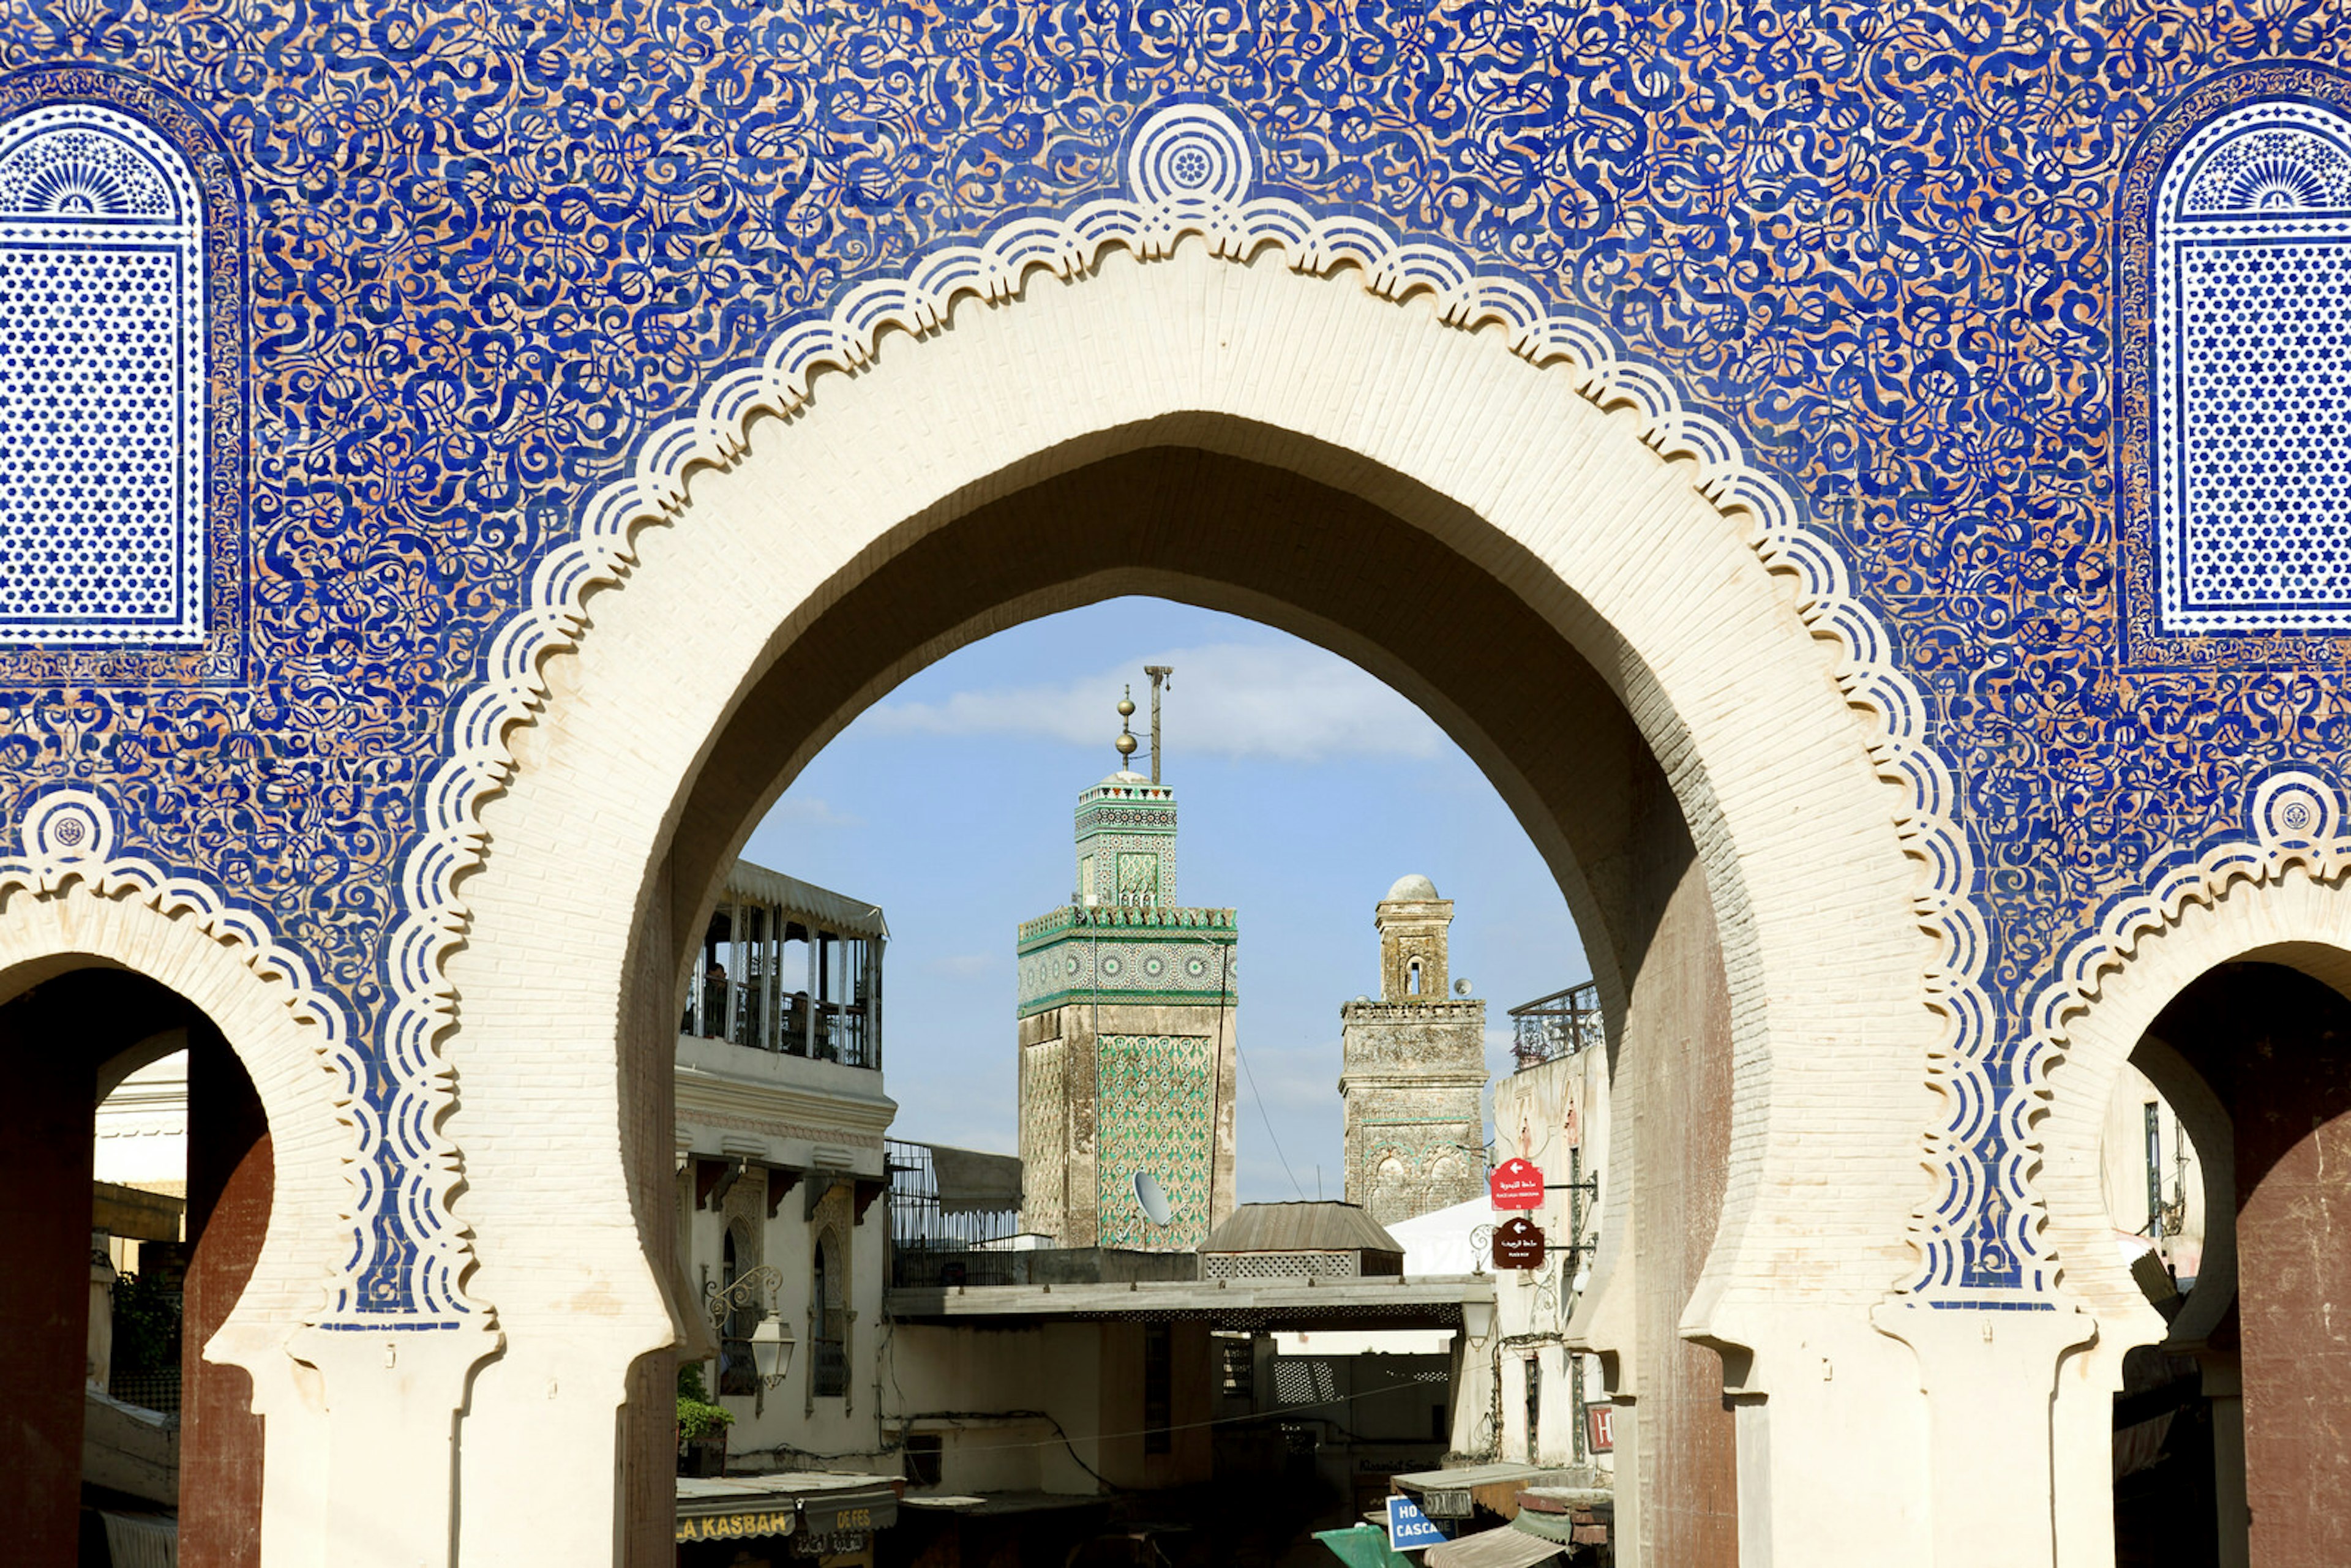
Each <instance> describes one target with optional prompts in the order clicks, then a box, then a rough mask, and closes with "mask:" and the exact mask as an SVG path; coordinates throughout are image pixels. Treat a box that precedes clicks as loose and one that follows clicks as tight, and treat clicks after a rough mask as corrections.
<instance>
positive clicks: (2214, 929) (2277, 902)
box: [2040, 841, 2351, 1568]
mask: <svg viewBox="0 0 2351 1568" xmlns="http://www.w3.org/2000/svg"><path fill="white" fill-rule="evenodd" d="M2345 847H2346V846H2345V845H2344V844H2343V843H2342V842H2339V841H2338V842H2335V843H2333V844H2328V845H2325V846H2322V847H2321V848H2320V849H2319V850H2318V852H2315V853H2312V852H2309V851H2308V850H2306V849H2305V848H2304V847H2303V846H2291V847H2287V848H2284V849H2280V848H2279V847H2278V846H2277V845H2276V844H2275V843H2274V842H2270V843H2262V844H2256V843H2254V842H2251V841H2248V842H2244V843H2240V844H2231V845H2224V846H2222V847H2221V848H2220V849H2217V850H2215V851H2213V852H2210V854H2208V855H2207V856H2206V857H2204V859H2203V861H2202V862H2201V863H2200V865H2199V866H2197V867H2193V868H2189V870H2188V871H2186V872H2184V873H2179V874H2178V875H2177V876H2175V877H2174V878H2172V879H2171V880H2170V881H2169V882H2168V884H2167V885H2166V888H2165V894H2166V895H2167V896H2161V897H2158V898H2157V899H2154V900H2149V901H2147V902H2146V903H2144V904H2139V905H2137V906H2136V907H2135V910H2134V913H2135V914H2136V915H2137V919H2135V920H2128V921H2126V920H2120V919H2118V920H2116V921H2115V922H2114V925H2113V928H2114V929H2115V930H2116V932H2117V933H2118V934H2119V933H2122V932H2125V931H2127V932H2128V936H2127V939H2125V938H2123V937H2122V936H2119V935H2118V936H2117V937H2116V940H2115V941H2114V942H2113V943H2111V944H2110V945H2108V946H2104V947H2102V948H2101V949H2100V952H2101V955H2102V956H2101V957H2100V958H2099V959H2098V961H2097V962H2096V963H2095V966H2093V965H2090V964H2087V963H2085V965H2084V966H2083V967H2082V972H2083V973H2084V974H2085V981H2084V988H2082V989H2080V990H2079V992H2078V999H2077V1001H2076V1003H2075V1005H2076V1007H2077V1009H2078V1010H2076V1011H2074V1012H2073V1013H2072V1014H2071V1015H2070V1016H2069V1017H2068V1018H2067V1019H2065V1021H2064V1025H2063V1030H2062V1033H2061V1034H2060V1035H2058V1036H2057V1037H2056V1038H2057V1042H2058V1043H2060V1044H2061V1045H2062V1047H2063V1049H2064V1061H2063V1062H2062V1064H2061V1065H2060V1066H2059V1067H2058V1068H2057V1070H2056V1071H2055V1072H2054V1073H2053V1077H2052V1080H2051V1088H2052V1099H2051V1103H2050V1108H2049V1111H2048V1114H2047V1116H2046V1118H2045V1120H2043V1123H2042V1124H2041V1131H2042V1157H2043V1166H2042V1171H2041V1176H2040V1181H2041V1189H2042V1193H2043V1198H2044V1200H2045V1201H2046V1203H2047V1206H2048V1215H2049V1219H2048V1227H2049V1232H2050V1239H2051V1240H2052V1243H2053V1250H2054V1251H2055V1252H2056V1254H2057V1255H2058V1256H2059V1257H2061V1258H2064V1260H2066V1267H2065V1276H2064V1285H2065V1289H2066V1291H2067V1293H2068V1294H2069V1295H2070V1296H2072V1297H2073V1298H2074V1300H2076V1301H2080V1302H2081V1303H2082V1304H2083V1306H2084V1308H2085V1311H2087V1312H2089V1313H2090V1314H2091V1315H2092V1316H2093V1317H2094V1318H2095V1321H2096V1327H2097V1332H2096V1336H2095V1340H2093V1341H2092V1342H2091V1343H2085V1344H2084V1345H2082V1346H2081V1347H2079V1348H2078V1349H2076V1350H2075V1351H2074V1352H2073V1353H2072V1354H2069V1355H2067V1356H2065V1357H2064V1360H2063V1361H2062V1362H2061V1364H2060V1367H2059V1372H2058V1377H2057V1398H2056V1405H2055V1408H2054V1415H2053V1428H2054V1439H2053V1442H2054V1453H2055V1457H2056V1475H2055V1487H2056V1501H2057V1511H2056V1517H2057V1524H2058V1554H2057V1562H2058V1563H2059V1564H2061V1565H2062V1568H2073V1565H2074V1564H2092V1565H2095V1568H2105V1564H2108V1563H2112V1562H2113V1561H2114V1550H2115V1543H2114V1482H2113V1472H2112V1469H2111V1464H2110V1459H2109V1450H2110V1447H2111V1442H2110V1437H2111V1433H2112V1430H2113V1410H2112V1402H2111V1397H2110V1396H2112V1394H2113V1392H2114V1391H2115V1390H2116V1388H2118V1387H2120V1386H2121V1382H2122V1363H2123V1357H2124V1355H2125V1354H2127V1353H2128V1352H2129V1351H2130V1350H2132V1349H2134V1348H2135V1347H2137V1346H2139V1345H2143V1344H2153V1343H2158V1341H2161V1340H2162V1339H2164V1338H2165V1337H2166V1334H2167V1332H2168V1326H2167V1325H2166V1323H2165V1322H2164V1321H2163V1319H2162V1317H2161V1316H2160V1315H2159V1314H2158V1312H2156V1311H2155V1309H2154V1308H2153V1307H2151V1306H2149V1305H2148V1304H2147V1298H2146V1296H2145V1295H2144V1294H2143V1293H2142V1292H2141V1291H2139V1289H2138V1287H2137V1284H2136V1283H2135V1282H2134V1281H2132V1279H2131V1277H2130V1273H2129V1270H2126V1268H2124V1267H2123V1265H2122V1262H2121V1260H2120V1259H2119V1257H2118V1256H2117V1254H2116V1249H2114V1247H2113V1246H2112V1245H2111V1244H2110V1241H2109V1237H2110V1234H2111V1225H2112V1221H2111V1219H2110V1218H2109V1217H2108V1215H2107V1213H2106V1208H2105V1196H2104V1193H2103V1190H2102V1188H2101V1184H2100V1180H2099V1170H2098V1156H2099V1142H2100V1136H2101V1132H2102V1124H2103V1120H2104V1117H2105V1109H2106V1104H2107V1102H2108V1100H2109V1099H2110V1098H2111V1097H2112V1095H2113V1093H2114V1090H2115V1084H2116V1079H2117V1078H2118V1076H2119V1075H2120V1072H2121V1070H2122V1067H2123V1065H2124V1064H2125V1063H2126V1062H2127V1061H2131V1059H2132V1057H2133V1055H2134V1053H2135V1052H2139V1051H2141V1050H2142V1048H2143V1047H2144V1046H2146V1045H2147V1044H2150V1043H2152V1044H2155V1045H2157V1046H2158V1047H2159V1048H2160V1049H2161V1050H2163V1051H2168V1047H2162V1046H2161V1042H2160V1040H2152V1041H2151V1040H2150V1036H2149V1031H2150V1030H2152V1029H2153V1028H2154V1025H2155V1021H2156V1019H2157V1018H2158V1016H2159V1015H2160V1014H2161V1013H2162V1011H2163V1009H2165V1008H2166V1007H2168V1006H2169V1005H2170V1003H2171V1001H2172V1000H2173V998H2176V997H2178V996H2179V994H2180V993H2181V992H2183V991H2185V990H2186V989H2187V988H2189V986H2191V985H2193V984H2194V983H2195V982H2196V981H2197V980H2198V979H2199V977H2202V976H2204V975H2205V974H2207V973H2209V972H2210V971H2211V970H2212V969H2213V968H2215V967H2218V966H2220V965H2222V964H2227V963H2232V962H2240V961H2256V962H2262V963H2271V964H2279V965H2283V966H2286V967H2292V968H2296V969H2300V970H2302V971H2303V972H2304V973H2305V974H2307V975H2309V976H2311V977H2313V978H2314V979H2317V980H2319V981H2322V982H2323V983H2325V984H2326V985H2328V986H2331V987H2333V988H2335V989H2336V990H2338V991H2342V992H2344V994H2346V996H2351V883H2346V874H2345V865H2344V862H2343V860H2342V852H2343V851H2344V849H2345ZM2149 1065H2152V1066H2154V1067H2156V1068H2158V1070H2159V1069H2161V1068H2162V1066H2163V1065H2164V1063H2163V1062H2162V1061H2159V1060H2155V1061H2150V1062H2149ZM2163 1082H2164V1081H2163V1079H2162V1078H2161V1077H2158V1086H2161V1085H2162V1084H2163ZM2199 1082H2200V1080H2199ZM2166 1092H2167V1093H2169V1092H2170V1090H2169V1089H2167V1090H2166ZM2204 1093H2205V1096H2206V1098H2208V1099H2209V1098H2210V1090H2209V1088H2208V1089H2206V1090H2205V1091H2204ZM2177 1104H2178V1102H2175V1105H2177ZM2190 1109H2191V1110H2192V1109H2194V1107H2192V1106H2191V1107H2190ZM2182 1114H2183V1116H2185V1115H2187V1114H2189V1112H2188V1111H2183V1112H2182ZM2206 1120H2207V1121H2208V1122H2209V1118H2207V1119H2206ZM2209 1138H2210V1133H2209V1132H2207V1133H2206V1134H2200V1135H2199V1137H2198V1145H2199V1154H2200V1155H2202V1157H2203V1158H2204V1159H2205V1160H2206V1161H2207V1162H2208V1164H2209V1163H2210V1161H2212V1160H2213V1159H2214V1158H2215V1157H2216V1156H2217V1157H2221V1158H2227V1157H2229V1151H2228V1150H2227V1149H2226V1148H2225V1147H2222V1148H2212V1147H2208V1146H2207V1141H2208V1139H2209ZM2214 1190H2215V1189H2214V1188H2213V1187H2212V1186H2211V1185H2210V1179H2209V1177H2208V1186H2207V1192H2208V1197H2209V1195H2210V1194H2211V1193H2212V1192H2213V1191H2214ZM2227 1190H2228V1192H2229V1193H2230V1195H2231V1197H2233V1193H2234V1179H2233V1175H2231V1176H2230V1178H2229V1183H2228V1189H2227ZM2209 1212H2210V1210H2208V1213H2209ZM2209 1223H2210V1224H2213V1225H2215V1226H2227V1225H2231V1224H2232V1223H2233V1202H2231V1211H2230V1213H2229V1215H2228V1216H2227V1217H2225V1218H2213V1219H2211V1220H2210V1221H2209ZM2222 1261H2225V1263H2226V1265H2227V1270H2228V1274H2229V1276H2230V1279H2229V1280H2228V1281H2227V1282H2228V1283H2230V1284H2231V1285H2233V1276H2234V1272H2235V1267H2234V1246H2233V1240H2231V1244H2230V1247H2229V1252H2228V1256H2227V1258H2226V1259H2225V1260H2222V1259H2220V1258H2217V1257H2216V1259H2215V1262H2216V1263H2219V1262H2222ZM2204 1283H2205V1281H2203V1280H2202V1279H2201V1278H2200V1277H2199V1283H2198V1288H2197V1291H2196V1292H2195V1294H2193V1295H2191V1296H2190V1298H2189V1301H2190V1303H2191V1305H2190V1308H2189V1311H2190V1312H2195V1313H2196V1314H2197V1318H2198V1320H2201V1319H2202V1318H2203V1317H2205V1316H2206V1315H2207V1314H2206V1313H2205V1312H2204V1311H2203V1310H2202V1308H2201V1306H2200V1305H2199V1304H2197V1303H2196V1301H2195V1296H2196V1295H2201V1294H2203V1293H2204ZM2223 1304H2225V1303H2223ZM2183 1324H2184V1326H2185V1327H2186V1328H2187V1329H2189V1330H2190V1331H2193V1330H2194V1329H2195V1328H2196V1326H2197V1324H2196V1322H2189V1321H2188V1319H2187V1315H2186V1314H2185V1313H2183ZM2205 1326H2206V1327H2209V1326H2210V1325H2209V1324H2206V1325H2205Z"/></svg>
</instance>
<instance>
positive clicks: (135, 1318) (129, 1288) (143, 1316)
mask: <svg viewBox="0 0 2351 1568" xmlns="http://www.w3.org/2000/svg"><path fill="white" fill-rule="evenodd" d="M179 1364H180V1293H179V1292H178V1291H167V1290H165V1289H164V1288H163V1287H162V1284H161V1283H159V1282H157V1281H152V1280H142V1279H141V1278H140V1277H139V1276H138V1275H136V1274H123V1275H120V1276H119V1277H117V1279H116V1280H115V1281H114V1371H115V1373H116V1374H117V1375H147V1374H151V1373H157V1372H163V1371H168V1370H171V1369H172V1368H176V1367H177V1366H178V1365H179Z"/></svg>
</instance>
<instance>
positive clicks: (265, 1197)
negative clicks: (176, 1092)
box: [180, 1019, 275, 1568]
mask: <svg viewBox="0 0 2351 1568" xmlns="http://www.w3.org/2000/svg"><path fill="white" fill-rule="evenodd" d="M187 1147H188V1239H189V1241H190V1242H192V1243H193V1253H192V1255H191V1257H190V1259H189V1262H188V1276H187V1282H186V1285H185V1287H184V1294H183V1298H182V1303H181V1317H180V1324H181V1329H180V1345H181V1351H180V1402H181V1403H180V1563H181V1568H258V1564H259V1563H260V1561H261V1500H262V1442H263V1435H262V1419H261V1417H260V1416H257V1415H256V1414H254V1412H253V1380H252V1378H251V1377H250V1376H248V1375H246V1371H245V1369H244V1368H242V1367H238V1366H229V1365H224V1364H215V1363H213V1362H208V1361H206V1360H204V1345H205V1344H206V1343H208V1342H209V1341H210V1340H211V1339H212V1337H213V1334H214V1332H215V1331H217V1330H218V1329H219V1328H220V1326H221V1324H222V1323H223V1322H226V1321H227V1319H228V1314H229V1312H230V1310H231V1309H232V1308H234V1307H235V1305H236V1300H237V1297H238V1296H239V1295H241V1294H243V1293H244V1291H245V1286H246V1281H248V1280H250V1279H251V1278H252V1277H253V1266H254V1263H255V1261H256V1260H257V1259H259V1257H260V1256H261V1240H262V1237H263V1236H264V1234H266V1232H267V1230H268V1228H269V1200H270V1190H271V1186H272V1183H273V1180H274V1176H275V1166H274V1162H273V1160H272V1158H271V1153H270V1145H269V1132H268V1124H267V1122H266V1120H265V1119H264V1118H263V1115H262V1112H261V1100H260V1097H259V1096H257V1095H256V1094H255V1093H254V1092H253V1083H252V1081H251V1080H250V1079H248V1078H247V1077H246V1073H245V1069H244V1068H243V1067H242V1066H240V1065H238V1062H237V1060H236V1056H235V1052H234V1051H231V1050H230V1049H229V1046H228V1042H227V1041H226V1040H223V1039H222V1038H221V1036H220V1033H219V1031H218V1030H214V1028H213V1027H212V1026H211V1025H210V1024H209V1023H206V1022H204V1021H203V1020H201V1019H199V1020H197V1021H196V1022H195V1023H193V1024H192V1025H191V1026H190V1027H189V1030H188V1145H187Z"/></svg>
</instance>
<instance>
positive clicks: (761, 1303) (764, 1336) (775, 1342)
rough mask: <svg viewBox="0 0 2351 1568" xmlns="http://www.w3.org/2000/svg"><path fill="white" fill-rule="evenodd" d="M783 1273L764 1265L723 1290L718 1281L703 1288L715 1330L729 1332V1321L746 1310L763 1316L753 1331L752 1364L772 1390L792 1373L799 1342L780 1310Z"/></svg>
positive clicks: (770, 1264)
mask: <svg viewBox="0 0 2351 1568" xmlns="http://www.w3.org/2000/svg"><path fill="white" fill-rule="evenodd" d="M783 1288H784V1276H783V1272H782V1270H778V1268H777V1267H776V1266H775V1265H774V1264H772V1263H763V1264H761V1265H760V1266H759V1267H758V1268H757V1269H751V1270H746V1271H744V1272H743V1273H740V1274H737V1275H736V1276H735V1279H734V1281H733V1283H731V1284H728V1285H726V1286H723V1287H722V1286H720V1285H719V1284H717V1283H716V1281H712V1282H711V1283H708V1284H705V1285H704V1286H703V1288H702V1302H703V1309H704V1310H705V1312H708V1313H709V1314H710V1326H711V1328H712V1329H713V1330H714V1331H716V1332H717V1333H721V1334H722V1335H723V1334H724V1333H725V1332H726V1320H727V1319H728V1318H730V1317H733V1316H734V1315H735V1314H736V1313H737V1312H741V1311H742V1310H744V1309H745V1308H747V1307H748V1308H754V1309H756V1310H757V1311H758V1313H759V1325H758V1327H757V1328H755V1329H753V1330H752V1331H751V1364H752V1366H753V1367H754V1368H755V1369H756V1370H757V1371H758V1375H759V1381H760V1382H761V1383H762V1384H764V1385H767V1386H768V1387H769V1388H773V1387H775V1386H776V1385H778V1384H779V1383H781V1382H782V1381H783V1380H784V1378H785V1377H786V1376H787V1375H789V1373H790V1372H791V1370H792V1352H793V1351H794V1350H795V1349H797V1348H798V1347H799V1342H798V1341H797V1340H795V1339H794V1338H793V1337H792V1331H791V1328H790V1326H789V1324H787V1323H786V1322H784V1319H783V1314H782V1313H781V1312H778V1311H777V1310H776V1306H775V1301H776V1298H777V1296H778V1294H779V1293H780V1292H781V1291H783Z"/></svg>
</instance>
